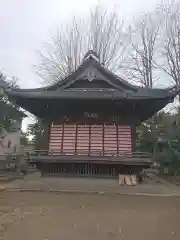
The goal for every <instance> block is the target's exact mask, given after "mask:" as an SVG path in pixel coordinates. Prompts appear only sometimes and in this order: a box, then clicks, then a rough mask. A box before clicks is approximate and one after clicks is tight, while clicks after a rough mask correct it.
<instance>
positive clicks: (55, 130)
mask: <svg viewBox="0 0 180 240" xmlns="http://www.w3.org/2000/svg"><path fill="white" fill-rule="evenodd" d="M62 134H63V126H62V125H52V126H51V130H50V139H49V151H50V152H54V153H55V152H60V151H61V146H62Z"/></svg>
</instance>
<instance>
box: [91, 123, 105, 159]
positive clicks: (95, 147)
mask: <svg viewBox="0 0 180 240" xmlns="http://www.w3.org/2000/svg"><path fill="white" fill-rule="evenodd" d="M90 151H91V154H92V155H97V154H100V153H102V151H103V125H91V135H90Z"/></svg>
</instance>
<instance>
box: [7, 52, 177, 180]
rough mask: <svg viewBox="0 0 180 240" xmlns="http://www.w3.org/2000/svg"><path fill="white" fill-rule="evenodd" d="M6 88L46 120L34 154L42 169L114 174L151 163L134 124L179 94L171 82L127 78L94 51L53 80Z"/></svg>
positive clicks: (54, 171) (19, 101) (45, 170)
mask: <svg viewBox="0 0 180 240" xmlns="http://www.w3.org/2000/svg"><path fill="white" fill-rule="evenodd" d="M5 91H6V93H7V94H8V95H9V97H10V98H11V99H12V101H15V102H16V104H18V105H19V106H20V107H22V108H23V109H25V110H27V111H28V112H30V113H32V114H34V115H35V116H36V117H38V118H40V119H41V120H42V122H43V127H44V132H43V136H42V140H41V146H39V147H38V149H37V150H41V151H39V152H38V154H35V155H34V156H31V160H32V161H34V162H35V163H36V164H37V166H38V168H40V169H41V171H42V172H44V173H46V172H51V173H53V174H57V173H58V174H71V173H75V174H80V175H94V174H95V175H98V174H99V175H111V176H116V175H117V174H119V173H121V172H125V173H135V174H138V173H139V172H140V171H141V170H142V169H143V168H146V167H149V166H150V164H151V160H150V159H149V158H148V157H147V156H145V155H143V154H140V153H136V149H135V144H134V140H135V134H136V126H137V125H138V124H140V123H141V122H142V121H144V120H146V119H148V118H149V117H151V116H152V115H153V114H154V113H156V112H157V111H159V110H160V109H162V108H163V107H164V106H165V105H166V104H168V103H169V102H172V101H173V99H174V97H175V96H176V95H177V91H176V90H174V89H173V88H168V89H148V88H143V87H138V86H135V85H132V84H130V83H128V82H127V81H125V80H123V79H122V78H120V77H118V76H116V75H114V74H113V73H112V72H110V71H109V70H108V69H106V68H104V66H103V65H102V64H101V63H100V61H99V59H98V57H97V55H96V54H95V53H94V52H92V51H89V52H88V53H87V54H86V56H85V58H84V60H83V62H82V64H81V65H80V66H79V68H78V69H77V70H76V71H75V72H73V73H72V74H70V75H69V76H67V77H66V78H64V79H63V80H60V81H59V82H57V83H55V84H53V85H51V86H47V87H44V88H38V89H12V88H6V89H5Z"/></svg>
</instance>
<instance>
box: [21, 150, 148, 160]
mask: <svg viewBox="0 0 180 240" xmlns="http://www.w3.org/2000/svg"><path fill="white" fill-rule="evenodd" d="M25 154H26V157H30V156H52V157H53V156H56V157H57V156H69V157H71V156H86V157H87V156H92V157H125V158H141V159H143V158H144V159H151V157H152V156H151V154H150V153H147V152H125V153H119V154H115V153H114V151H112V153H111V152H110V151H109V152H108V153H106V152H100V151H90V152H89V151H76V152H73V153H72V152H71V153H66V152H62V151H59V152H58V151H55V152H53V151H48V150H36V151H33V152H31V153H28V152H26V153H25Z"/></svg>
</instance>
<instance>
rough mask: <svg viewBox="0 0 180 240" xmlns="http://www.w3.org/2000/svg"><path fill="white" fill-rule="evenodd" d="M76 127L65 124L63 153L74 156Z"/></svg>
mask: <svg viewBox="0 0 180 240" xmlns="http://www.w3.org/2000/svg"><path fill="white" fill-rule="evenodd" d="M75 140H76V125H75V124H74V125H69V124H64V137H63V153H65V154H66V155H73V154H74V152H75Z"/></svg>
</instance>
